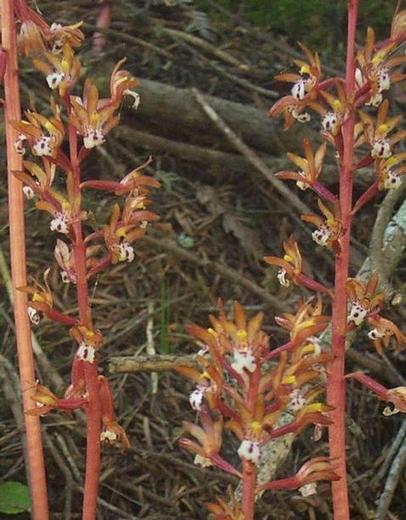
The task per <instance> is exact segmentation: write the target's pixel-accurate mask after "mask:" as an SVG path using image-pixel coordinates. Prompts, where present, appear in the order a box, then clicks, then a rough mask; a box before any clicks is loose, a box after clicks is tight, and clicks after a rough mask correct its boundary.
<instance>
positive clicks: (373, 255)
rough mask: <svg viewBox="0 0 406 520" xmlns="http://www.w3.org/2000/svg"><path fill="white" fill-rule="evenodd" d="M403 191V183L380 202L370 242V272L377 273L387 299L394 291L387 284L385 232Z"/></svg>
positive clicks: (405, 187)
mask: <svg viewBox="0 0 406 520" xmlns="http://www.w3.org/2000/svg"><path fill="white" fill-rule="evenodd" d="M405 189H406V183H403V186H402V188H401V189H397V190H390V191H389V192H388V193H387V195H386V197H385V198H384V200H383V201H382V202H381V204H380V206H379V210H378V214H377V216H376V220H375V224H374V227H373V230H372V236H371V242H370V254H369V257H370V262H371V270H372V271H376V272H377V273H378V275H379V285H380V288H381V290H383V291H384V292H385V295H386V296H387V297H388V299H390V298H391V296H392V295H393V293H394V290H393V288H392V286H391V284H390V282H389V275H390V271H389V269H388V263H387V262H386V261H385V255H384V243H385V230H387V229H388V224H389V221H390V219H391V218H392V215H393V209H394V207H395V204H396V203H397V202H398V201H399V200H400V199H401V197H402V196H403V194H404V192H405ZM405 211H406V207H405Z"/></svg>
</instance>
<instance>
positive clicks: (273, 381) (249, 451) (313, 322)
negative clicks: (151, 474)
mask: <svg viewBox="0 0 406 520" xmlns="http://www.w3.org/2000/svg"><path fill="white" fill-rule="evenodd" d="M262 320H263V314H262V313H259V314H257V315H256V316H254V317H253V318H251V319H247V317H246V313H245V311H244V309H243V308H242V307H241V305H240V304H238V303H235V304H234V317H233V319H228V318H227V317H226V315H225V311H224V308H223V305H222V303H219V316H218V317H216V316H210V321H211V328H209V329H204V328H201V327H199V326H197V325H190V326H189V327H188V332H189V333H190V334H192V335H193V336H194V337H195V338H196V339H197V340H198V344H199V347H200V351H199V353H198V354H197V362H198V364H199V365H200V367H201V370H198V369H195V368H190V367H179V368H178V369H177V370H178V372H179V373H181V374H182V375H183V376H185V377H187V378H189V379H191V380H192V381H194V383H195V384H196V388H195V389H194V390H193V391H192V394H191V396H190V403H191V405H192V408H193V409H194V410H196V411H197V415H198V419H199V421H200V423H201V426H199V425H197V424H193V423H190V422H185V423H184V424H183V429H184V431H185V432H186V433H188V434H190V435H191V436H192V437H194V439H195V440H191V439H189V438H182V439H181V440H180V444H181V446H182V447H183V448H186V449H187V450H188V451H190V452H192V453H193V454H194V455H195V463H196V464H199V465H201V466H204V467H208V466H217V467H218V468H220V469H222V470H223V471H226V472H228V473H231V474H233V475H235V476H237V477H238V478H240V479H241V480H242V486H243V496H242V502H241V505H240V506H239V507H240V508H241V511H242V513H243V515H244V516H243V518H245V519H252V518H253V512H254V504H255V496H256V494H257V493H258V492H259V491H260V490H261V489H266V488H265V487H258V485H257V476H256V475H257V467H258V465H259V464H260V462H261V454H262V451H263V449H264V446H265V445H266V444H267V443H268V442H269V441H270V440H271V439H274V438H277V437H281V436H283V435H286V434H289V433H298V432H300V431H301V430H302V429H303V428H305V427H306V426H308V425H309V424H317V425H319V426H326V425H328V424H330V420H329V418H328V413H329V411H330V410H331V408H330V407H329V406H328V405H326V404H324V403H322V402H321V401H320V400H319V398H320V396H321V394H322V392H323V388H324V385H325V380H326V370H325V367H326V366H327V364H328V362H329V360H330V355H329V354H326V353H323V352H321V351H320V349H319V348H317V347H316V346H315V343H316V342H315V341H314V336H315V335H317V334H319V333H320V332H321V331H323V330H324V329H325V327H326V326H327V324H328V321H329V317H328V316H324V315H323V314H322V305H321V300H320V299H319V300H317V302H315V303H314V304H313V302H307V303H303V304H302V305H301V306H300V307H299V309H298V312H297V314H296V315H293V314H292V315H290V314H289V315H284V316H283V317H281V318H278V319H277V323H278V324H280V325H281V326H282V327H283V328H285V329H288V331H289V332H290V340H289V341H288V343H287V344H285V345H282V346H280V347H275V348H271V345H270V338H269V336H268V335H267V334H266V333H265V332H263V331H262V330H261V325H262ZM287 411H289V413H290V414H291V420H290V421H289V422H288V423H285V424H284V425H278V424H277V423H278V419H279V418H280V417H281V415H282V414H284V413H286V412H287ZM227 430H228V431H230V432H231V433H232V434H233V436H234V437H235V438H236V439H237V445H236V447H235V457H234V458H233V460H232V461H230V462H228V461H227V460H225V458H224V457H223V455H222V449H223V444H224V440H225V437H224V431H227ZM228 451H229V450H228ZM238 459H239V460H240V463H239V465H238V466H237V465H236V460H238ZM323 461H324V459H323ZM324 462H325V464H324V466H323V469H320V471H319V472H317V471H313V472H312V475H313V477H314V480H311V479H310V480H309V478H308V477H307V473H306V472H305V470H303V472H302V473H300V475H299V476H298V477H297V478H293V480H292V479H286V486H285V487H284V485H283V482H282V483H280V484H277V486H279V488H280V489H291V488H293V487H295V486H294V485H293V483H295V484H297V486H296V487H301V486H303V485H305V484H307V483H309V482H310V481H311V482H313V481H315V480H320V479H326V480H331V478H335V474H334V472H333V470H332V469H331V468H330V465H329V463H328V461H327V459H326V460H325V461H324ZM312 468H313V465H312ZM302 474H303V478H302V476H301V475H302ZM319 477H320V478H319ZM276 482H279V481H276ZM269 485H270V489H271V486H272V483H270V484H269ZM211 507H212V509H211V510H212V511H213V510H215V511H216V512H217V511H218V512H219V514H220V512H221V513H224V514H225V512H226V511H227V510H225V511H224V508H223V509H222V506H221V504H217V505H216V506H214V505H213V506H211ZM213 508H214V509H213ZM236 511H237V513H238V514H239V512H240V509H239V508H238V507H237V508H236ZM227 513H229V511H227ZM237 513H235V514H237ZM229 514H230V513H229ZM238 514H237V516H236V518H239V516H238ZM215 518H217V517H215ZM218 518H222V517H221V516H219V517H218ZM224 518H228V517H227V516H225V517H224ZM230 518H234V517H233V516H230Z"/></svg>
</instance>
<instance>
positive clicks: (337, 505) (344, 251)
mask: <svg viewBox="0 0 406 520" xmlns="http://www.w3.org/2000/svg"><path fill="white" fill-rule="evenodd" d="M357 13H358V0H349V2H348V39H347V62H346V78H345V89H346V93H347V96H348V99H350V100H351V99H352V97H353V92H354V85H355V36H356V23H357ZM354 124H355V108H354V106H353V104H351V106H350V109H349V114H348V117H347V119H346V121H345V122H344V124H343V127H342V135H343V156H342V160H341V166H340V209H341V218H342V224H343V229H344V233H343V236H342V238H341V240H340V250H339V252H338V253H337V256H336V263H335V286H334V294H335V296H334V302H333V314H332V353H333V361H332V363H331V365H330V371H329V380H328V391H327V397H328V403H329V404H330V405H332V406H333V407H334V410H333V411H332V412H331V415H330V417H331V419H332V420H333V424H332V425H331V426H330V427H329V444H330V456H331V458H332V459H334V460H336V466H335V471H336V472H337V474H338V475H339V477H340V480H337V481H335V482H333V483H332V490H333V507H334V519H335V520H349V518H350V516H349V502H348V488H347V474H346V452H345V379H344V365H345V336H346V329H347V295H346V292H345V283H346V280H347V278H348V266H349V258H350V236H351V205H352V170H353V155H354Z"/></svg>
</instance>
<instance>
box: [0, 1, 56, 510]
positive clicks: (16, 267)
mask: <svg viewBox="0 0 406 520" xmlns="http://www.w3.org/2000/svg"><path fill="white" fill-rule="evenodd" d="M0 7H1V35H2V47H3V49H4V50H5V51H6V52H7V57H8V62H7V68H6V72H5V76H4V89H5V100H6V101H5V104H4V111H5V120H6V124H5V126H6V140H7V171H8V189H9V198H8V201H9V225H10V254H11V275H12V283H13V285H12V287H13V300H14V318H15V334H16V341H17V353H18V364H19V371H20V385H21V394H22V398H23V406H24V410H28V409H30V408H32V400H31V396H32V394H33V393H34V392H35V385H33V384H32V383H33V382H34V381H35V370H34V359H33V354H32V348H31V328H30V323H29V320H28V315H27V294H26V293H25V292H23V291H17V290H16V288H17V287H24V286H25V285H27V280H26V268H25V266H26V260H25V229H24V228H25V225H24V204H23V193H22V185H21V182H20V181H19V180H18V179H17V178H16V177H14V175H13V174H12V172H13V171H16V170H22V157H21V156H20V155H18V154H17V153H16V152H15V150H14V142H15V139H16V137H17V132H16V131H15V130H14V129H13V128H12V126H11V125H10V124H8V121H10V120H19V119H21V108H20V95H19V84H18V61H17V44H16V27H15V19H14V11H13V9H14V6H13V2H12V1H11V0H1V3H0ZM24 422H25V430H26V439H25V442H26V457H27V466H28V478H29V484H30V489H31V497H32V517H33V518H34V520H47V519H48V517H49V513H48V497H47V486H46V477H45V465H44V453H43V446H42V438H41V426H40V422H39V417H35V416H33V415H27V414H25V415H24Z"/></svg>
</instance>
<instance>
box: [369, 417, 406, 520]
mask: <svg viewBox="0 0 406 520" xmlns="http://www.w3.org/2000/svg"><path fill="white" fill-rule="evenodd" d="M398 437H399V438H400V437H401V438H402V441H401V445H400V448H399V450H398V451H397V453H396V454H393V462H392V465H391V467H390V470H389V473H388V476H387V477H386V482H385V487H384V490H383V492H382V494H381V496H380V497H379V503H378V507H377V510H376V517H375V518H376V520H385V518H386V516H387V513H388V510H389V507H390V504H391V501H392V497H393V494H394V493H395V489H396V487H397V485H398V483H399V480H400V478H401V476H402V473H403V470H404V468H405V467H406V423H404V424H403V425H402V427H401V428H400V430H399V432H398V435H397V438H396V440H395V444H396V443H397V441H398Z"/></svg>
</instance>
